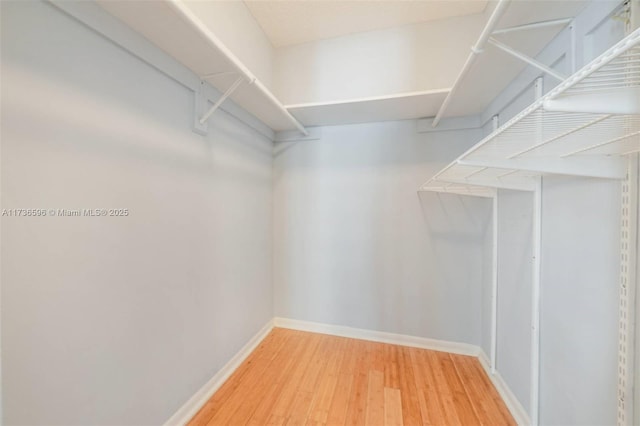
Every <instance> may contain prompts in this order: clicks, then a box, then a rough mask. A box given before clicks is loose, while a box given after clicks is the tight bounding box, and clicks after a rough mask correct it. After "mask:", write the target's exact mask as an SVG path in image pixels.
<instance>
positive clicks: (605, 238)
mask: <svg viewBox="0 0 640 426" xmlns="http://www.w3.org/2000/svg"><path fill="white" fill-rule="evenodd" d="M620 196H621V194H620V183H619V182H615V181H606V180H598V179H579V178H567V177H547V178H545V179H544V181H543V192H542V223H543V228H542V277H541V279H542V286H541V301H540V306H541V315H540V318H541V324H540V336H541V343H540V346H541V349H540V363H541V365H540V368H541V372H540V389H541V395H540V421H541V424H544V425H604V424H615V421H616V406H617V399H616V386H617V376H616V374H617V372H616V367H617V341H618V299H619V298H618V283H619V267H620Z"/></svg>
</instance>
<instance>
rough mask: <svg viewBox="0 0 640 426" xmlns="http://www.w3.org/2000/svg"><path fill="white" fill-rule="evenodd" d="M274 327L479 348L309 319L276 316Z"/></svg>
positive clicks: (459, 349) (445, 348) (463, 351)
mask: <svg viewBox="0 0 640 426" xmlns="http://www.w3.org/2000/svg"><path fill="white" fill-rule="evenodd" d="M273 324H274V326H275V327H281V328H290V329H293V330H301V331H311V332H314V333H322V334H330V335H332V336H340V337H351V338H353V339H362V340H370V341H373V342H380V343H391V344H394V345H400V346H411V347H414V348H421V349H431V350H434V351H441V352H450V353H454V354H460V355H471V356H478V354H479V353H480V348H478V347H477V346H475V345H470V344H468V343H458V342H449V341H445V340H437V339H429V338H426V337H416V336H408V335H405V334H395V333H387V332H384V331H375V330H365V329H361V328H352V327H345V326H341V325H333V324H323V323H318V322H311V321H301V320H294V319H288V318H279V317H276V318H274V319H273Z"/></svg>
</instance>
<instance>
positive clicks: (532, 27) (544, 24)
mask: <svg viewBox="0 0 640 426" xmlns="http://www.w3.org/2000/svg"><path fill="white" fill-rule="evenodd" d="M571 21H573V18H563V19H553V20H550V21H541V22H534V23H532V24H524V25H517V26H515V27H509V28H503V29H500V30H495V31H494V32H493V33H492V34H493V35H497V34H506V33H511V32H514V31H524V30H535V29H538V28H545V27H555V26H556V25H558V26H559V25H567V24H569V23H571Z"/></svg>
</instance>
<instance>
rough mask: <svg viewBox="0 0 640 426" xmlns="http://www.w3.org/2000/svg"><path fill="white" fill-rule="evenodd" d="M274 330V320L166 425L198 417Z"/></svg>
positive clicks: (182, 422)
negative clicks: (224, 384)
mask: <svg viewBox="0 0 640 426" xmlns="http://www.w3.org/2000/svg"><path fill="white" fill-rule="evenodd" d="M272 329H273V319H271V320H269V322H268V323H267V324H265V326H264V327H262V329H261V330H260V331H259V332H258V333H257V334H256V335H255V336H253V337H252V338H251V339H250V340H249V342H247V344H246V345H244V346H243V347H242V349H240V350H239V351H238V352H237V353H236V354H235V355H234V356H233V358H231V359H230V360H229V362H227V363H226V364H225V365H224V367H222V368H221V369H220V370H219V371H218V372H217V373H216V374H215V375H214V376H213V377H212V378H211V379H210V380H209V381H208V382H207V383H206V384H205V385H204V386H202V387H201V388H200V389H199V390H198V391H197V392H196V393H195V394H194V395H193V396H192V397H191V398H189V400H188V401H187V402H186V403H185V404H184V405H183V406H182V407H180V409H178V411H176V412H175V414H174V415H173V416H171V418H170V419H169V420H167V422H166V423H165V426H182V425H185V424H187V422H189V420H191V419H192V418H193V416H195V415H196V413H197V412H198V410H200V408H202V406H203V405H204V404H205V403H206V402H207V401H208V400H209V398H211V396H212V395H213V394H214V393H215V392H216V391H217V390H218V389H219V388H220V386H222V384H223V383H224V382H225V381H226V380H227V379H228V378H229V376H231V374H232V373H233V372H234V371H235V370H236V369H237V368H238V367H239V366H240V364H242V362H243V361H244V360H245V359H246V358H247V356H249V354H250V353H251V352H253V350H254V349H255V348H256V347H257V346H258V345H259V344H260V342H262V340H263V339H264V338H265V337H266V336H267V334H269V332H270V331H271V330H272Z"/></svg>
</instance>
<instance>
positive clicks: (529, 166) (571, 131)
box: [420, 29, 640, 195]
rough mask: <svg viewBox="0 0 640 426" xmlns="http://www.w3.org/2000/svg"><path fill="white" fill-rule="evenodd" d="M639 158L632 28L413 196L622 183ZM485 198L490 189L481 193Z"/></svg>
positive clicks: (637, 49) (639, 34)
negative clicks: (549, 179) (565, 180)
mask: <svg viewBox="0 0 640 426" xmlns="http://www.w3.org/2000/svg"><path fill="white" fill-rule="evenodd" d="M635 152H640V29H639V30H636V31H634V32H633V33H631V34H630V35H628V36H627V37H625V38H624V39H623V40H621V41H620V42H619V43H617V44H616V45H614V46H613V47H611V48H610V49H609V50H607V51H606V52H605V53H603V54H602V55H600V56H599V57H598V58H596V59H595V60H594V61H592V62H591V63H590V64H588V65H586V66H585V67H584V68H582V69H581V70H580V71H578V72H576V73H575V74H573V75H572V76H571V77H569V78H567V79H566V80H565V81H564V82H562V83H561V84H560V85H558V86H557V87H556V88H554V89H553V90H552V91H550V92H549V93H547V94H546V95H545V96H543V97H542V98H540V99H539V100H537V101H536V102H534V103H533V104H532V105H531V106H529V107H528V108H526V109H525V110H524V111H522V112H521V113H520V114H518V115H517V116H515V117H514V118H513V119H511V120H509V121H508V122H507V123H506V124H504V125H503V126H501V127H500V128H498V129H497V130H496V131H494V132H493V133H491V134H490V135H489V136H487V137H486V138H484V139H483V140H482V141H480V142H479V143H478V144H476V145H475V146H474V147H472V148H471V149H470V150H468V151H467V152H465V153H464V154H462V155H461V156H460V157H458V158H457V159H456V160H455V161H454V162H453V163H451V164H449V165H448V166H447V167H445V168H444V169H443V170H442V171H440V172H439V173H438V174H436V175H435V176H434V177H433V178H432V179H430V180H429V181H427V182H426V183H425V184H424V185H423V186H422V187H421V188H420V190H425V191H438V192H454V191H455V193H458V194H464V193H466V194H468V195H477V194H486V193H488V192H482V191H481V190H479V189H478V187H487V188H510V189H519V190H533V189H534V188H535V181H536V179H537V178H538V177H540V176H542V175H545V174H566V175H577V176H593V177H604V178H619V179H621V178H623V177H624V174H625V172H626V170H625V168H624V161H623V159H624V156H626V155H628V154H632V153H635ZM489 192H491V191H489Z"/></svg>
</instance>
